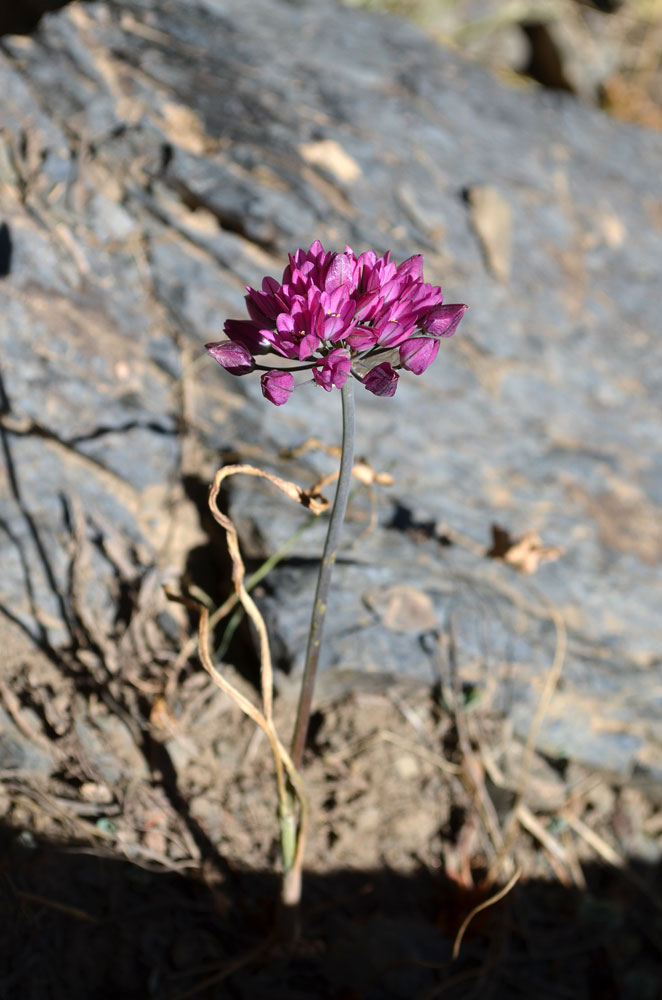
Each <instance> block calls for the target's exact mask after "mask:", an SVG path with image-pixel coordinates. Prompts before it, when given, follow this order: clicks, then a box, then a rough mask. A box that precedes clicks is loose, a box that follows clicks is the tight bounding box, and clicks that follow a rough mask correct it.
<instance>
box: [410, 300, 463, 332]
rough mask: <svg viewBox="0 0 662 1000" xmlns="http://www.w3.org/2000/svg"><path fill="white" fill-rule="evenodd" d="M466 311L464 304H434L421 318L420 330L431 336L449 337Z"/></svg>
mask: <svg viewBox="0 0 662 1000" xmlns="http://www.w3.org/2000/svg"><path fill="white" fill-rule="evenodd" d="M466 311H467V307H466V306H464V305H447V306H435V308H434V309H431V310H430V312H429V313H428V314H427V316H425V317H424V318H423V319H422V320H421V330H424V331H425V333H431V334H432V335H433V337H451V336H452V335H453V334H454V333H455V331H456V330H457V325H458V323H459V322H460V320H461V319H462V317H463V316H464V314H465V312H466Z"/></svg>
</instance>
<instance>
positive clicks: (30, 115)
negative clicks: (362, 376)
mask: <svg viewBox="0 0 662 1000" xmlns="http://www.w3.org/2000/svg"><path fill="white" fill-rule="evenodd" d="M0 90H1V92H2V93H3V95H4V96H3V106H2V121H3V128H2V131H1V132H0V175H1V177H2V181H3V187H2V192H1V194H0V223H3V224H4V227H5V228H4V229H3V237H2V241H0V248H2V259H3V262H4V267H3V271H4V276H3V277H2V278H0V298H1V300H2V306H1V309H0V317H1V319H0V334H1V336H2V344H3V348H2V362H1V368H2V385H3V396H2V400H1V403H2V406H1V410H2V417H1V420H2V423H1V424H0V430H1V433H2V438H3V449H4V460H5V473H4V480H3V486H2V500H1V515H0V516H1V517H2V522H1V523H2V529H3V530H2V532H1V533H0V553H1V555H0V558H1V559H2V567H3V573H2V578H1V580H0V604H1V605H2V609H3V613H4V616H5V618H6V619H11V621H12V622H13V623H14V625H13V627H17V628H19V629H21V630H22V632H23V634H24V635H25V636H28V637H29V638H30V641H32V642H34V643H36V644H39V645H40V646H41V647H42V648H47V649H49V650H52V651H55V652H57V650H59V649H64V648H68V647H71V645H72V644H74V645H75V644H76V643H78V644H79V645H80V644H81V642H82V640H81V634H82V633H83V632H85V631H86V628H87V633H88V635H89V632H90V628H89V619H90V617H93V621H94V623H95V628H96V634H97V638H96V639H95V642H94V643H88V644H89V645H92V646H93V647H94V649H95V650H96V652H97V653H98V654H99V655H101V654H102V653H103V649H104V644H105V648H106V649H107V650H110V651H111V652H110V653H109V654H108V655H110V657H111V659H112V658H113V656H112V650H113V649H115V650H116V648H117V643H116V641H115V640H116V639H117V635H118V621H119V620H121V613H120V610H119V609H120V607H121V602H122V595H126V590H127V587H129V588H133V589H134V591H135V590H136V589H139V588H140V587H141V586H142V584H143V583H144V581H145V580H148V579H152V578H154V579H156V580H157V584H158V581H160V580H162V579H166V578H168V577H169V576H170V577H173V576H177V575H178V574H180V573H181V572H182V571H183V569H184V563H185V562H186V558H187V548H186V546H187V544H188V545H189V546H190V547H192V546H193V545H194V544H196V545H197V544H199V543H200V536H199V534H198V535H197V536H196V534H195V530H199V529H195V517H194V507H193V500H192V497H193V494H194V492H195V491H194V490H193V489H192V488H191V484H192V483H198V484H199V483H200V482H201V481H202V483H204V482H207V481H208V480H209V478H210V477H211V474H212V473H213V469H214V467H215V465H217V464H218V462H219V461H220V456H221V454H222V453H228V452H232V453H236V454H239V455H241V456H242V457H243V458H245V459H246V460H255V461H256V462H258V463H260V464H265V465H266V466H267V467H269V468H271V469H272V470H275V471H278V472H279V473H280V474H283V475H286V476H290V475H291V476H292V478H297V479H298V480H300V481H301V482H303V483H305V484H306V485H309V484H310V483H311V482H312V481H313V480H314V479H315V477H316V476H317V475H319V474H323V473H326V472H328V471H330V470H331V469H332V468H333V460H332V459H330V458H329V457H328V455H326V454H324V453H323V452H313V451H310V452H306V453H305V454H303V455H302V456H301V457H299V458H297V459H296V460H295V461H292V460H289V459H285V458H282V457H281V452H282V450H283V449H292V448H294V447H297V446H298V445H300V444H301V443H303V442H304V441H305V440H306V439H308V438H310V437H312V436H316V437H318V438H321V439H322V440H323V441H325V442H326V443H327V444H329V445H334V444H337V443H338V442H339V436H340V405H339V403H340V401H339V395H338V393H336V392H333V393H330V394H327V393H325V392H324V391H323V390H322V389H321V388H320V387H318V386H315V385H313V384H308V385H303V386H301V387H300V388H297V390H296V391H295V392H294V394H293V396H292V398H291V400H290V401H289V402H288V404H287V405H286V406H285V407H283V408H282V409H280V410H275V409H273V408H272V407H271V405H270V404H269V403H267V402H266V401H265V400H263V399H262V397H261V394H260V391H259V385H257V384H256V382H255V381H254V380H253V379H252V378H251V377H245V378H242V379H236V378H233V377H232V376H230V375H227V374H226V373H224V372H222V371H221V370H220V369H219V368H218V367H217V366H216V365H214V363H213V362H212V361H211V360H208V359H207V358H206V356H205V354H204V350H203V345H204V343H205V342H206V341H209V340H214V339H218V338H219V337H220V335H221V329H222V324H223V320H224V318H226V317H227V316H241V315H242V311H243V286H244V285H245V284H247V283H250V284H255V283H257V282H259V281H260V279H261V276H262V275H263V274H267V273H271V274H276V275H277V274H279V273H280V271H281V269H282V267H283V264H284V263H285V256H286V252H287V251H288V250H291V249H294V248H295V247H297V246H305V245H307V244H308V243H309V242H310V241H312V240H313V239H314V238H320V239H321V240H322V242H323V243H324V244H325V246H329V247H338V248H342V247H343V246H344V245H345V244H346V243H348V244H350V245H351V246H352V247H354V249H355V250H357V251H359V250H362V249H364V248H366V247H375V248H377V249H378V250H381V251H383V250H385V249H389V248H390V249H391V250H392V252H393V254H394V256H395V257H396V258H397V259H402V258H405V257H407V256H409V255H410V254H412V253H414V252H423V253H424V254H425V261H426V264H425V267H426V277H427V278H428V280H431V281H434V282H435V283H441V284H442V285H443V286H444V289H445V294H446V298H447V301H450V302H453V301H464V302H467V303H469V305H470V311H469V312H468V313H467V315H466V317H465V318H464V320H463V322H462V324H461V327H460V330H459V331H458V333H457V335H456V336H455V337H454V338H453V340H451V341H448V342H444V343H443V344H442V349H441V351H440V355H439V358H438V360H437V362H436V363H435V365H434V366H433V367H432V368H431V369H430V370H429V371H428V372H427V373H425V374H424V375H423V376H421V377H420V378H417V377H416V376H413V375H411V376H409V377H407V376H406V375H405V376H404V377H403V378H401V381H400V385H399V387H398V392H397V394H396V396H395V397H394V398H393V399H377V398H375V397H371V396H370V395H369V394H368V393H367V392H364V391H363V390H362V389H361V388H360V387H358V394H359V398H358V401H357V402H358V407H357V409H358V448H359V452H360V454H362V455H364V456H365V457H366V458H367V459H368V460H369V461H370V462H371V463H372V465H373V467H374V468H375V469H377V470H379V471H387V472H389V473H390V474H391V475H392V477H393V480H394V482H393V485H392V486H390V487H375V488H374V490H373V496H372V500H370V497H369V495H368V492H366V489H365V487H358V486H357V491H356V493H355V496H354V497H353V499H352V503H351V506H350V517H349V521H348V525H347V530H346V536H345V537H346V545H345V548H344V550H343V552H342V553H341V557H340V559H339V564H338V567H337V573H336V576H335V582H334V591H333V595H332V597H331V601H330V609H329V621H328V627H327V632H326V645H325V649H324V652H323V658H322V664H321V666H322V670H323V677H322V681H321V686H320V694H321V696H324V694H325V693H326V694H331V693H335V692H338V691H341V690H347V689H348V688H349V687H351V686H353V685H355V684H365V683H371V684H376V685H379V686H381V687H383V686H384V685H388V684H390V683H393V682H394V681H395V680H403V679H405V678H408V679H409V680H410V681H411V682H412V683H421V682H423V683H436V682H438V681H441V682H442V685H444V686H445V687H446V688H448V686H449V684H455V685H456V686H457V687H458V688H459V689H464V691H465V692H472V696H477V697H479V698H480V699H481V703H482V704H483V705H485V706H486V707H493V708H495V709H498V710H499V711H503V712H507V713H509V714H510V715H511V717H512V719H513V722H514V726H515V730H516V731H517V732H518V733H519V734H520V735H525V734H526V733H527V731H528V727H529V725H530V722H531V719H532V717H533V714H534V712H535V710H536V707H537V705H538V702H539V699H540V696H541V692H542V690H543V687H544V684H545V680H546V678H547V676H548V674H549V670H550V668H551V664H552V662H553V660H554V656H555V651H556V652H557V653H558V654H560V652H562V650H561V649H560V647H559V643H563V635H562V626H561V625H559V622H560V620H561V619H562V621H563V622H564V625H565V629H566V630H567V648H566V649H565V653H564V656H563V673H562V679H561V683H560V686H559V688H558V690H557V693H556V695H555V696H554V698H553V699H552V701H551V703H550V704H549V705H548V708H547V712H546V716H545V719H544V722H543V726H542V729H541V734H540V745H541V746H542V747H543V748H544V749H545V750H547V751H548V752H550V753H552V754H555V755H559V754H563V755H568V756H572V757H575V758H576V759H579V760H582V761H584V762H587V763H589V764H591V765H595V766H605V767H609V768H612V769H614V770H616V771H619V772H622V773H628V772H632V771H635V770H641V771H642V772H644V773H646V774H650V775H653V776H655V775H657V776H658V777H659V776H660V773H661V770H660V759H661V758H660V744H662V698H661V695H660V640H661V632H662V629H661V627H660V618H659V608H660V606H661V598H662V578H661V575H660V557H661V556H662V542H661V536H660V532H659V524H660V513H661V511H660V508H661V505H662V462H661V461H660V453H659V435H660V423H659V418H660V414H659V401H660V394H661V391H662V364H661V361H662V354H661V348H660V308H661V305H662V301H661V298H660V285H659V264H658V262H659V260H660V259H661V258H662V177H661V176H660V172H659V169H658V168H659V163H660V158H661V154H662V136H660V134H657V133H654V132H651V131H646V130H644V129H642V128H639V127H636V126H628V125H623V124H619V123H616V122H614V121H611V120H609V119H607V118H606V117H604V116H603V115H602V114H601V113H599V112H598V111H596V110H593V109H591V108H587V107H583V106H581V105H579V104H578V103H576V102H575V101H574V100H573V99H572V98H571V97H568V96H566V95H558V94H549V93H546V92H543V91H535V92H520V91H518V90H516V89H508V88H507V87H505V86H503V85H501V84H499V83H498V82H496V81H495V80H494V78H492V77H491V76H490V75H489V73H487V72H486V71H484V70H482V69H480V68H479V67H477V66H475V65H472V64H469V63H466V62H463V61H462V60H461V59H460V58H459V57H457V56H456V55H454V54H453V53H451V52H449V51H445V50H444V49H441V48H439V47H437V46H436V45H435V44H434V43H433V42H432V41H430V40H429V39H427V38H425V37H424V36H423V35H422V34H421V33H420V32H419V31H418V30H417V29H416V28H415V27H413V26H411V25H409V24H406V23H405V22H403V21H400V20H398V19H396V18H392V17H388V16H380V15H375V14H372V13H369V12H364V11H357V10H350V9H347V8H343V7H337V6H335V5H333V4H331V3H327V2H321V0H320V2H315V0H312V2H309V3H306V4H299V3H291V2H286V0H253V3H252V4H251V5H250V10H248V9H247V7H246V5H245V4H244V3H242V2H241V0H224V2H215V0H204V2H201V3H199V4H196V5H192V4H190V3H188V2H187V0H169V2H168V3H167V4H163V3H157V2H156V0H127V2H122V3H121V4H120V3H107V4H104V3H91V4H85V5H72V6H70V7H68V8H66V9H65V10H63V11H61V12H59V13H57V14H53V15H48V16H47V17H45V18H44V19H43V21H42V22H41V26H40V28H39V31H38V32H37V34H35V36H34V37H31V38H19V37H9V38H6V39H5V40H4V42H3V48H2V50H0ZM370 502H372V503H373V505H374V509H375V511H376V519H373V521H374V523H372V522H371V520H370ZM230 509H231V511H232V512H233V513H234V515H235V517H236V518H237V520H238V523H239V524H240V528H241V532H242V537H243V538H244V540H245V542H246V544H247V546H248V550H249V553H250V554H252V555H253V556H254V557H257V558H260V557H262V556H264V555H266V554H267V553H269V552H271V551H273V550H274V549H275V548H276V547H277V546H278V545H279V544H281V543H282V542H284V541H285V540H286V539H287V538H288V537H290V535H291V534H292V533H293V531H295V530H296V528H297V526H298V525H300V524H301V520H302V517H305V514H302V512H301V511H298V510H295V509H292V510H290V509H289V508H288V507H287V505H286V502H285V501H284V500H281V498H280V496H277V495H274V493H273V492H271V491H270V489H269V488H268V487H266V486H264V487H263V486H262V485H260V484H258V485H256V484H255V483H254V482H253V481H246V482H241V483H239V482H236V483H234V484H233V486H232V488H231V490H230ZM186 524H189V525H193V528H191V531H190V533H189V534H188V535H186V534H184V535H181V534H180V535H178V534H177V533H178V531H180V529H181V528H182V525H186ZM535 533H537V535H538V536H539V541H536V538H535ZM322 537H323V525H322V524H317V525H315V526H314V527H313V528H311V529H310V530H309V531H307V532H305V533H304V534H303V535H302V536H301V538H300V539H299V541H298V542H297V543H296V544H295V545H294V547H293V548H292V550H291V551H290V553H289V555H288V557H287V558H286V559H284V560H283V561H282V562H281V563H280V564H279V566H278V567H277V569H276V570H274V571H273V572H272V574H270V576H269V578H268V580H267V583H266V585H265V587H264V590H263V594H262V598H261V600H262V606H263V607H264V609H265V613H266V615H267V617H268V621H269V624H270V627H271V631H272V636H273V641H274V645H275V648H276V651H277V654H278V662H279V664H280V666H281V668H282V669H281V676H280V686H281V688H282V690H283V691H287V690H289V688H290V687H292V686H293V684H294V682H295V679H296V677H297V675H298V673H299V672H300V670H301V666H302V659H303V649H304V643H305V634H306V630H307V624H308V617H309V614H310V604H311V600H312V587H313V584H314V570H315V562H316V559H317V556H318V554H319V551H320V547H321V543H322ZM173 538H174V539H175V541H174V542H173ZM177 539H179V541H177ZM519 540H523V541H522V544H521V545H520V547H519V549H517V548H515V543H517V542H518V541H519ZM546 550H549V551H546ZM558 550H562V552H559V551H558ZM513 552H515V557H513ZM517 553H519V555H517ZM509 554H510V557H511V558H509ZM522 554H523V555H522ZM551 555H554V556H556V557H558V558H556V559H555V560H554V561H552V559H551V558H548V559H547V560H546V561H545V559H544V558H543V559H540V558H539V557H540V556H543V557H544V556H548V557H549V556H551ZM83 557H84V560H85V565H86V573H85V576H84V578H81V577H80V573H79V571H80V567H81V560H82V558H83ZM535 567H537V568H536V572H535V573H527V572H524V570H526V569H531V568H535ZM150 574H151V576H150ZM154 574H156V575H155V576H154ZM81 579H83V580H84V585H83V584H81V583H80V580H81ZM77 580H78V581H79V582H78V586H77V585H76V581H77ZM157 584H155V585H154V587H153V588H152V591H151V593H152V594H156V595H158V585H157ZM394 588H395V589H394ZM398 588H399V589H398ZM162 600H163V599H162V598H159V597H158V596H154V597H153V601H152V603H151V604H150V605H149V607H148V610H149V613H150V614H152V615H153V617H154V620H155V622H157V621H162V613H163V610H164V606H163V604H161V603H160V602H161V601H162ZM82 605H84V606H85V608H87V610H88V611H89V614H88V615H87V617H86V612H85V610H84V609H82V607H81V606H82ZM143 611H144V609H143ZM159 615H161V617H158V616H159ZM449 635H452V636H453V638H454V647H455V657H454V663H455V667H456V673H457V677H456V678H455V679H452V678H451V679H449V677H450V674H451V673H452V672H453V671H452V669H451V668H452V666H453V664H452V663H451V664H449V657H448V647H449V642H448V636H449ZM99 636H101V638H99ZM557 658H558V659H560V656H559V657H557ZM557 665H558V663H557ZM113 669H115V670H121V669H122V661H121V656H120V657H119V659H117V654H116V661H115V663H114V668H113Z"/></svg>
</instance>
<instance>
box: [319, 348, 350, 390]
mask: <svg viewBox="0 0 662 1000" xmlns="http://www.w3.org/2000/svg"><path fill="white" fill-rule="evenodd" d="M351 367H352V361H351V358H350V356H349V352H348V351H345V350H344V349H343V348H342V347H337V348H336V349H335V351H331V352H330V353H329V354H327V356H326V357H325V358H324V359H323V360H322V361H321V362H320V364H319V365H315V367H314V368H313V378H314V379H315V381H316V382H317V384H318V385H321V386H322V388H323V389H326V391H327V392H331V390H332V389H333V387H334V386H335V387H336V389H342V387H343V386H344V384H345V382H346V381H347V379H348V377H349V372H350V368H351Z"/></svg>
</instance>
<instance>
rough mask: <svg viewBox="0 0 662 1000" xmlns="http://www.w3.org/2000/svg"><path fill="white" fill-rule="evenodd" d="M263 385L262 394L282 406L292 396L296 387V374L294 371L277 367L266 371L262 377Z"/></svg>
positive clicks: (271, 401)
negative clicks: (294, 374) (284, 370)
mask: <svg viewBox="0 0 662 1000" xmlns="http://www.w3.org/2000/svg"><path fill="white" fill-rule="evenodd" d="M260 383H261V385H262V395H263V396H265V397H266V399H268V400H269V402H270V403H274V404H275V405H276V406H282V405H283V403H286V402H287V401H288V399H289V398H290V393H291V392H292V390H293V389H294V376H293V375H292V372H282V371H278V369H277V368H275V369H274V370H273V371H270V372H265V373H264V375H263V376H262V378H261V379H260Z"/></svg>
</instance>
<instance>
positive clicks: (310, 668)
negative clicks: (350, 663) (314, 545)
mask: <svg viewBox="0 0 662 1000" xmlns="http://www.w3.org/2000/svg"><path fill="white" fill-rule="evenodd" d="M353 467H354V383H353V380H352V379H351V378H348V379H347V381H346V382H345V384H344V386H343V387H342V454H341V456H340V474H339V476H338V486H337V488H336V496H335V499H334V501H333V509H332V511H331V517H330V518H329V527H328V530H327V534H326V542H325V543H324V552H323V554H322V562H321V563H320V568H319V572H318V574H317V587H316V589H315V601H314V604H313V614H312V618H311V620H310V632H309V633H308V648H307V650H306V665H305V667H304V671H303V677H302V679H301V693H300V695H299V705H298V707H297V716H296V722H295V724H294V736H293V737H292V762H293V764H294V766H295V768H296V769H297V771H298V770H299V769H300V768H301V761H302V759H303V749H304V746H305V744H306V734H307V732H308V723H309V721H310V709H311V705H312V702H313V690H314V687H315V675H316V673H317V663H318V660H319V655H320V646H321V643H322V632H323V629H324V619H325V617H326V605H327V600H328V596H329V585H330V583H331V572H332V570H333V564H334V563H335V561H336V554H337V552H338V546H339V544H340V532H341V530H342V524H343V521H344V519H345V511H346V510H347V499H348V497H349V489H350V486H351V482H352V469H353Z"/></svg>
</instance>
